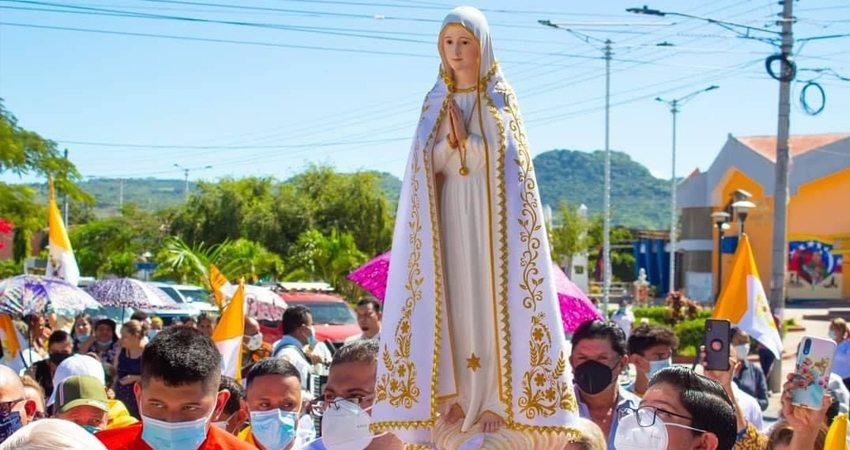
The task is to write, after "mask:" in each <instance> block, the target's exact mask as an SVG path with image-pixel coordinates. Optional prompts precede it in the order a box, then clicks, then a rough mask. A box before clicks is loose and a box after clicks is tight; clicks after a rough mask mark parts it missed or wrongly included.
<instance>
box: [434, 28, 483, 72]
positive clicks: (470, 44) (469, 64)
mask: <svg viewBox="0 0 850 450" xmlns="http://www.w3.org/2000/svg"><path fill="white" fill-rule="evenodd" d="M440 48H441V49H442V51H443V55H444V56H445V57H446V60H448V63H449V66H451V68H452V70H453V71H454V72H466V71H469V70H472V71H477V70H478V57H479V54H480V52H479V50H478V41H477V40H475V37H474V36H473V35H472V34H471V33H470V32H469V31H467V30H466V28H464V27H462V26H460V25H449V26H447V27H446V29H445V30H443V33H442V35H441V41H440Z"/></svg>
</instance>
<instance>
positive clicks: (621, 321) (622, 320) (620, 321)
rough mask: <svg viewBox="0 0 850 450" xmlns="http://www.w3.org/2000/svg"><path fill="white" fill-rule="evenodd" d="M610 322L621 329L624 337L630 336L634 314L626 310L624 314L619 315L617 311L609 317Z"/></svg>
mask: <svg viewBox="0 0 850 450" xmlns="http://www.w3.org/2000/svg"><path fill="white" fill-rule="evenodd" d="M611 321H612V322H614V323H616V324H617V325H619V326H620V328H622V329H623V332H625V333H626V337H629V335H631V334H632V324H633V323H635V315H634V313H633V312H632V311H631V310H630V309H628V308H626V312H625V313H622V314H621V313H620V311H619V310H617V312H615V313H614V315H612V316H611Z"/></svg>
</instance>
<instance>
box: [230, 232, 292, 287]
mask: <svg viewBox="0 0 850 450" xmlns="http://www.w3.org/2000/svg"><path fill="white" fill-rule="evenodd" d="M220 259H221V261H222V262H223V267H222V268H220V269H221V270H222V273H224V274H225V276H227V277H228V278H229V279H232V280H235V279H239V278H245V279H246V280H249V281H253V282H256V281H257V280H258V279H260V278H261V277H265V276H269V275H270V276H272V277H274V278H277V277H278V276H280V275H282V274H283V260H282V259H281V257H280V256H279V255H277V254H275V253H272V252H270V251H269V250H268V249H266V248H265V247H263V245H262V244H260V243H259V242H254V241H249V240H248V239H237V240H235V241H232V242H227V243H226V244H223V245H222V248H221V254H220Z"/></svg>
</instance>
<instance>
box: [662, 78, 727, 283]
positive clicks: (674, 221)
mask: <svg viewBox="0 0 850 450" xmlns="http://www.w3.org/2000/svg"><path fill="white" fill-rule="evenodd" d="M718 87H719V86H716V85H711V86H709V87H707V88H705V89H700V90H698V91H695V92H691V93H690V94H688V95H686V96H684V97H680V98H677V99H673V100H670V101H667V100H664V99H662V98H661V97H655V101H658V102H661V103H664V104H666V105H667V106H669V107H670V113H671V114H673V158H672V159H673V170H672V176H671V177H670V282H669V289H668V290H669V292H676V227H677V225H678V222H679V220H678V219H679V214H677V213H678V211H677V209H676V116H677V115H678V114H679V111H680V109H679V108H681V107H682V106H683V105H684V104H685V103H687V102H688V101H690V100H691V99H693V98H694V97H696V96H697V95H699V94H702V93H703V92H708V91H713V90H715V89H717V88H718Z"/></svg>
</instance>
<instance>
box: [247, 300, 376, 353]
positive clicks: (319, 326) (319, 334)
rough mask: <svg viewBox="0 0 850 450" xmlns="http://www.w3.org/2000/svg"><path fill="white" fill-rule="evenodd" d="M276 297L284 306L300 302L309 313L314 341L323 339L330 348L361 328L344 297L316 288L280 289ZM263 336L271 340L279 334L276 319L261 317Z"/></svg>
mask: <svg viewBox="0 0 850 450" xmlns="http://www.w3.org/2000/svg"><path fill="white" fill-rule="evenodd" d="M279 295H280V297H281V298H282V299H283V300H284V301H285V302H286V305H287V307H289V308H291V307H293V306H297V305H303V306H306V307H308V308H310V312H311V313H312V314H313V326H314V328H315V330H316V341H317V342H326V343H328V344H329V345H330V346H331V347H332V351H336V350H338V349H339V348H340V347H342V345H343V344H344V343H345V339H346V338H348V337H350V336H354V335H355V334H360V333H362V332H363V331H362V330H360V327H359V326H358V325H357V316H356V315H355V314H354V311H353V310H352V309H351V306H349V305H348V302H346V301H345V300H344V299H342V298H339V297H336V296H333V295H330V294H326V293H317V292H282V293H280V294H279ZM260 328H261V330H262V333H263V340H264V341H266V342H269V343H274V342H276V341H277V340H279V339H280V338H281V336H282V335H283V329H282V328H281V325H280V320H277V321H266V320H264V321H262V322H261V326H260Z"/></svg>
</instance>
